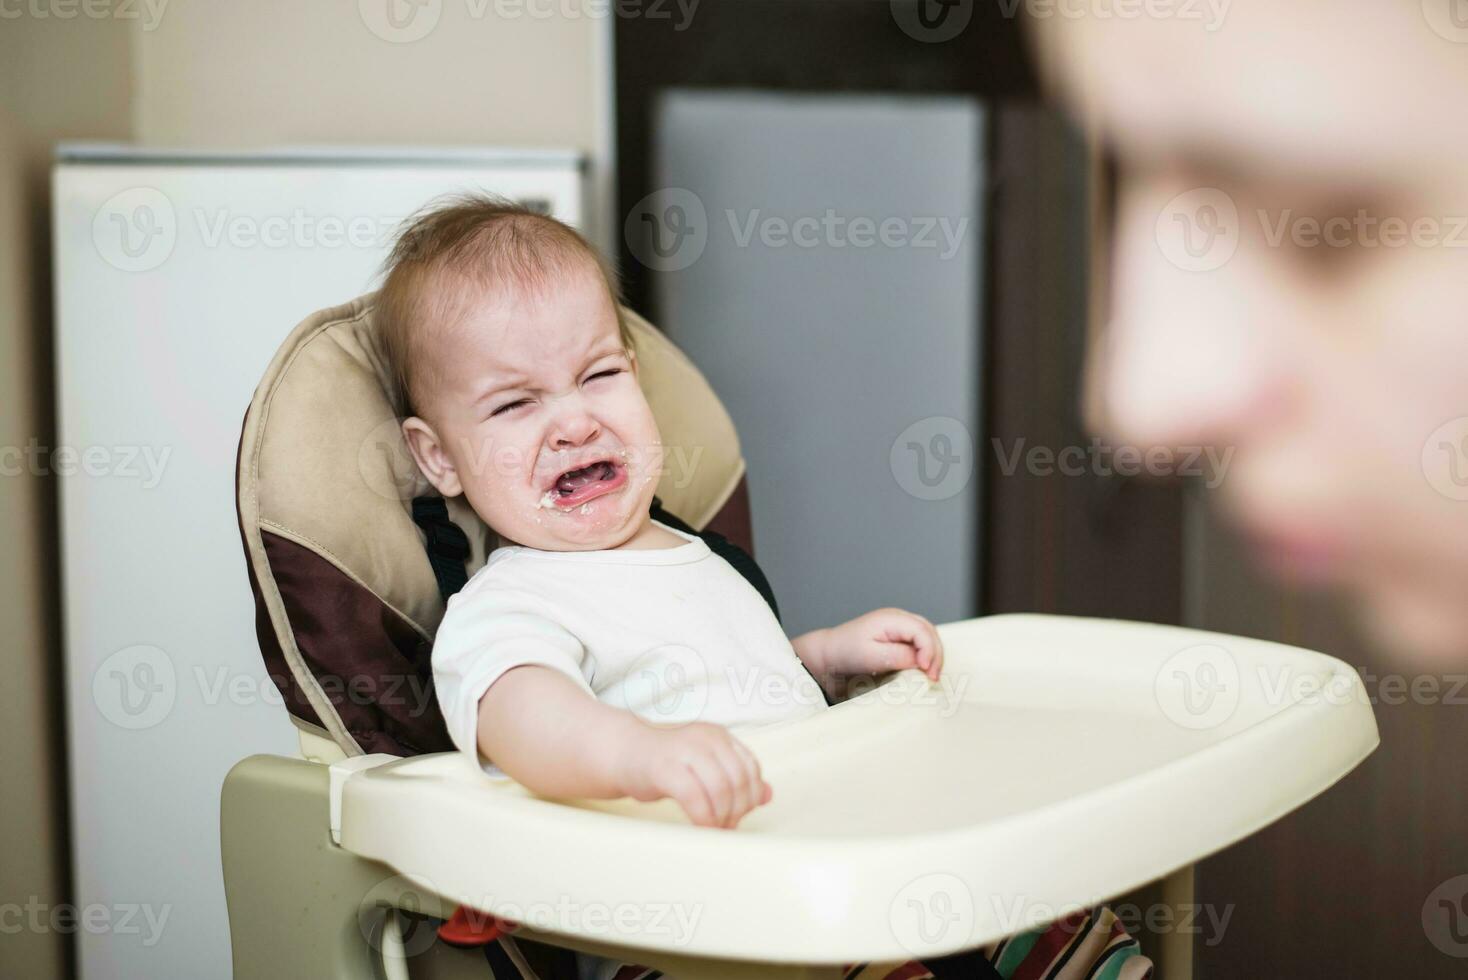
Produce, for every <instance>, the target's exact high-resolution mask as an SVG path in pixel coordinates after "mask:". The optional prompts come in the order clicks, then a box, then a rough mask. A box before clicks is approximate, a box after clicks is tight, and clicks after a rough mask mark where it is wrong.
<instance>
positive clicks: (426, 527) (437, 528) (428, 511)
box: [413, 497, 469, 602]
mask: <svg viewBox="0 0 1468 980" xmlns="http://www.w3.org/2000/svg"><path fill="white" fill-rule="evenodd" d="M413 523H414V524H417V525H418V526H419V527H420V528H422V529H423V535H424V539H425V540H424V544H423V547H424V548H425V550H427V552H428V564H430V565H432V566H433V577H434V579H435V580H436V581H437V582H438V594H439V595H441V596H443V601H444V602H448V601H449V596H451V595H453V594H454V593H455V592H458V591H459V590H460V589H462V588H463V587H464V583H465V582H468V581H469V573H468V572H467V571H466V570H465V568H464V562H466V561H467V560H468V559H469V537H468V536H467V535H466V534H465V533H464V532H463V531H462V530H460V529H459V525H457V524H455V523H454V522H453V521H451V520H449V507H448V504H446V503H444V499H443V498H442V497H414V498H413Z"/></svg>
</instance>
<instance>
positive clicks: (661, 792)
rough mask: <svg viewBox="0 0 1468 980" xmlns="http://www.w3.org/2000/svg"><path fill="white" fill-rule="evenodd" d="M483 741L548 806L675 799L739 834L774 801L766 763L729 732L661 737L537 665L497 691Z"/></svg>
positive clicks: (480, 732)
mask: <svg viewBox="0 0 1468 980" xmlns="http://www.w3.org/2000/svg"><path fill="white" fill-rule="evenodd" d="M476 737H477V742H478V747H479V751H480V752H482V753H483V754H484V756H485V757H486V758H489V759H492V760H493V761H494V762H495V764H497V765H498V766H499V767H500V768H501V769H503V770H504V771H505V772H506V773H508V774H509V775H510V776H513V777H514V778H515V779H516V780H517V781H518V782H520V783H521V784H523V785H524V786H526V787H528V788H529V789H531V790H533V791H534V792H536V793H539V794H541V795H543V796H552V797H581V798H590V799H615V798H617V797H622V796H630V797H632V798H634V799H638V800H643V801H648V800H657V799H662V798H664V797H672V798H673V799H674V800H676V801H677V803H678V805H679V806H681V807H682V808H683V810H684V812H685V813H687V814H688V817H689V819H690V820H692V821H693V822H694V823H695V824H698V825H700V826H706V827H733V826H735V825H736V824H737V823H738V822H739V819H740V818H741V817H743V816H744V815H745V814H746V813H748V812H749V811H750V810H753V809H754V808H755V807H757V806H760V805H761V804H764V803H767V802H768V801H769V799H770V787H769V786H768V785H767V784H766V783H765V781H764V780H763V779H762V778H761V777H760V770H759V763H758V762H757V761H756V760H755V758H754V756H753V754H751V753H750V751H749V750H748V749H747V748H745V747H744V746H743V745H742V744H741V743H740V742H739V741H738V740H737V739H735V738H734V737H733V736H732V735H730V734H729V732H728V730H727V729H725V728H722V727H720V726H718V725H708V724H703V723H694V724H690V725H684V726H682V727H679V728H658V727H654V726H652V725H650V724H648V723H647V722H644V721H643V720H642V719H640V718H638V717H637V716H636V715H634V714H633V713H632V712H630V711H626V710H624V709H622V708H615V707H612V706H610V705H606V704H602V703H601V702H600V701H597V700H596V699H595V698H594V697H592V696H591V695H590V694H588V693H587V692H586V691H585V689H583V688H582V687H580V686H578V685H577V684H576V682H575V681H573V680H571V679H570V678H569V677H567V676H566V675H565V674H564V673H562V672H561V671H558V670H555V669H554V668H550V667H545V666H541V665H539V664H526V665H522V666H519V667H513V668H511V669H510V670H508V671H506V672H505V673H504V674H503V675H501V676H500V677H499V679H498V680H496V681H495V682H494V683H493V684H492V685H490V688H489V690H488V691H486V692H485V694H484V697H482V698H481V699H480V701H479V717H478V728H477V732H476Z"/></svg>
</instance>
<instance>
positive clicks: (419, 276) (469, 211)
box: [376, 194, 633, 415]
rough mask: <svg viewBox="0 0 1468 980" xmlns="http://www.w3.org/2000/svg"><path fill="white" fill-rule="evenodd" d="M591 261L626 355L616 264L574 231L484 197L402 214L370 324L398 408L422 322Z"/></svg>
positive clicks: (412, 371) (403, 406)
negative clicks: (472, 299)
mask: <svg viewBox="0 0 1468 980" xmlns="http://www.w3.org/2000/svg"><path fill="white" fill-rule="evenodd" d="M583 262H590V263H592V265H593V266H594V267H595V268H596V269H597V271H598V273H599V274H600V275H601V277H602V279H603V280H604V281H605V282H606V286H607V294H608V295H609V296H610V297H611V300H612V306H613V308H614V309H615V310H616V312H617V330H618V332H619V334H620V335H621V339H622V345H623V346H624V347H626V348H627V351H628V352H629V354H630V353H631V352H632V350H633V343H632V331H631V329H630V328H629V327H628V325H627V318H626V317H625V316H624V315H623V311H622V289H621V282H620V281H619V279H618V277H617V273H616V270H615V269H614V268H613V267H612V266H611V264H610V263H609V262H608V261H607V260H606V259H605V258H604V257H603V256H602V254H601V253H600V252H598V251H597V250H596V248H595V247H594V246H593V245H592V244H591V243H590V242H588V241H587V240H586V239H585V238H583V237H582V236H581V234H580V233H579V232H577V231H576V229H574V228H572V227H571V226H570V225H567V224H565V223H564V222H561V221H557V220H556V219H555V218H552V217H549V216H548V215H545V214H542V213H540V212H539V211H536V210H534V209H533V208H531V207H529V206H527V205H524V204H519V203H517V202H514V201H509V200H506V199H504V198H500V197H495V196H492V195H488V194H462V195H458V196H455V197H452V198H449V199H447V200H443V201H440V202H435V203H434V204H431V205H429V206H428V207H427V208H425V209H424V210H422V211H420V212H418V213H417V214H415V215H413V216H412V217H411V218H409V219H408V220H407V221H406V222H405V223H404V227H403V230H402V232H401V233H400V234H399V235H398V239H397V242H396V243H395V244H394V245H393V249H392V252H391V253H390V254H389V255H388V257H387V260H386V261H385V262H384V263H383V269H382V271H383V281H382V287H381V288H380V289H379V290H378V293H377V304H376V305H377V310H376V318H377V319H376V322H377V331H378V335H379V337H380V338H381V340H382V349H383V352H384V354H385V356H386V357H387V363H388V368H389V370H390V372H391V375H392V380H393V388H394V391H393V395H394V400H395V402H396V408H397V411H398V413H399V414H400V415H412V414H414V412H415V405H416V404H417V401H416V399H415V398H414V394H415V392H421V391H422V388H421V386H422V384H423V383H424V382H425V380H427V379H425V377H424V376H423V374H424V369H423V364H424V357H423V348H424V342H425V341H424V337H425V336H426V334H427V333H428V331H427V330H425V327H428V326H431V325H435V324H437V325H442V324H445V323H449V322H452V321H453V320H454V319H456V318H457V317H458V316H460V315H462V314H463V312H464V310H465V309H466V307H467V303H468V299H469V297H470V294H471V293H472V294H477V295H482V294H483V293H484V292H485V291H486V290H488V291H504V290H523V291H530V292H532V293H534V294H536V295H541V296H543V295H545V294H546V293H547V292H549V291H550V290H553V289H555V288H556V286H557V285H558V284H559V283H560V281H561V276H562V275H564V274H565V273H566V272H568V271H571V270H572V269H574V268H575V267H576V266H577V265H578V264H580V263H583Z"/></svg>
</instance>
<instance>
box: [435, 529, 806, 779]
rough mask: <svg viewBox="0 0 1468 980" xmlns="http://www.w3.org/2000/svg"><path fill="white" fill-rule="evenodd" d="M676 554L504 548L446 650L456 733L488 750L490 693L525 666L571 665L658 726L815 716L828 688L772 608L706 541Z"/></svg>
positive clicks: (438, 664) (463, 603)
mask: <svg viewBox="0 0 1468 980" xmlns="http://www.w3.org/2000/svg"><path fill="white" fill-rule="evenodd" d="M654 523H655V524H657V525H658V526H659V527H662V528H665V529H666V530H668V531H670V532H671V533H673V534H676V535H678V536H679V537H681V538H683V539H684V540H685V541H686V542H687V543H686V544H683V545H679V546H678V547H675V548H666V549H656V550H638V549H619V550H612V551H540V550H537V549H534V548H525V547H519V546H515V547H509V548H498V549H496V550H495V551H494V552H493V553H491V554H490V556H489V560H488V561H487V562H486V563H485V565H484V567H483V568H481V569H480V570H479V571H478V572H477V573H476V574H475V575H474V577H473V578H471V579H470V580H469V582H468V584H466V585H465V586H464V588H463V589H462V590H460V591H459V592H458V593H457V594H456V595H454V596H452V597H451V598H450V599H449V602H448V610H447V612H445V614H444V618H443V622H442V623H441V624H440V626H439V628H438V635H437V637H436V638H435V639H434V644H433V681H434V687H435V689H436V691H437V695H438V703H439V706H440V707H441V708H442V710H443V716H444V720H445V721H446V722H447V724H448V730H449V735H450V736H451V737H452V738H453V740H454V744H455V745H456V746H457V747H458V748H459V750H460V751H462V752H466V753H468V754H469V755H470V756H471V757H472V758H474V759H475V760H476V761H477V762H478V763H479V765H480V766H482V767H483V769H484V771H485V772H487V773H489V774H490V775H495V776H502V775H503V774H502V773H501V772H500V771H499V769H498V767H496V766H494V765H492V764H491V763H489V762H488V761H487V760H485V759H484V757H483V756H481V755H480V754H479V751H478V740H477V739H476V737H475V730H476V728H477V723H478V716H479V709H478V705H479V700H480V698H481V697H483V695H484V692H485V691H487V690H489V687H490V685H491V684H493V683H494V682H495V681H496V680H497V679H498V678H499V677H500V676H501V675H502V674H504V672H505V671H507V670H509V669H510V668H511V667H516V666H520V665H522V664H540V665H543V666H546V667H550V668H553V669H555V670H559V671H561V672H562V673H564V674H565V675H566V676H568V677H570V678H571V679H572V680H574V681H575V682H576V683H577V684H579V685H581V686H582V687H584V688H585V689H586V690H587V691H588V692H590V693H591V694H592V695H594V696H595V697H596V698H597V699H598V700H600V701H603V702H606V703H608V704H613V705H616V706H618V707H622V708H627V709H628V710H630V711H632V712H634V713H635V714H637V715H639V716H641V717H643V718H645V719H648V720H649V721H654V722H664V723H670V724H676V723H684V722H690V721H705V722H711V723H714V724H719V725H724V726H727V727H730V728H748V727H752V726H757V725H765V724H769V723H772V722H777V721H788V720H791V719H795V718H802V717H805V716H806V715H810V714H814V713H816V712H818V711H821V710H822V709H824V708H825V707H826V702H825V699H824V698H823V697H822V696H821V692H820V688H819V686H818V685H817V684H816V682H815V679H814V678H812V677H811V675H810V673H809V672H808V671H807V670H806V669H805V665H804V664H802V663H801V661H800V658H799V657H797V656H796V655H795V650H794V649H793V648H792V647H791V645H790V641H789V639H787V638H786V636H785V631H784V630H783V629H781V627H780V624H779V621H778V620H776V619H775V616H774V613H773V612H771V610H770V607H769V605H768V604H767V603H766V602H765V600H764V598H763V597H762V596H761V595H760V594H759V592H758V591H757V590H756V589H755V588H754V587H753V586H752V585H750V584H749V582H748V581H747V580H746V579H745V578H744V576H742V575H740V574H739V573H738V572H737V571H735V570H734V567H733V566H732V565H730V564H729V563H728V562H727V561H725V560H724V559H723V558H721V557H719V556H718V555H716V554H714V553H713V552H712V551H711V550H709V546H708V545H707V544H705V543H704V541H703V539H702V538H699V537H697V536H695V535H691V534H685V533H683V532H682V531H679V530H677V529H675V528H671V527H668V526H667V525H666V524H663V523H662V522H660V521H654Z"/></svg>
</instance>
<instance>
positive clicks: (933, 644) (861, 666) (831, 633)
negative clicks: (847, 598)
mask: <svg viewBox="0 0 1468 980" xmlns="http://www.w3.org/2000/svg"><path fill="white" fill-rule="evenodd" d="M823 647H824V649H823V650H822V656H821V668H822V669H823V671H825V672H826V673H828V674H877V673H882V672H884V671H889V670H902V669H905V668H908V667H916V668H917V669H918V670H921V671H922V672H923V673H925V674H927V675H928V679H929V680H933V681H936V680H937V679H938V677H939V675H940V674H941V673H942V672H943V641H942V640H940V639H939V638H938V630H937V628H936V627H934V626H933V624H932V623H930V622H928V621H927V620H926V619H924V618H923V617H921V616H919V615H918V614H917V613H910V612H907V611H906V610H903V609H891V608H888V609H873V610H872V611H871V612H869V613H867V614H866V615H864V616H858V617H856V618H855V619H853V620H850V621H848V622H845V623H842V624H841V625H839V626H832V627H831V628H830V629H829V630H827V631H826V636H825V643H824V644H823Z"/></svg>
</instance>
